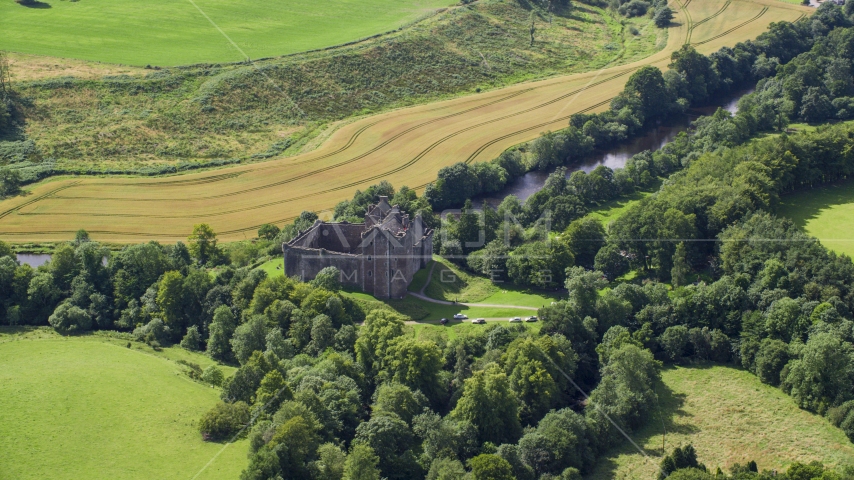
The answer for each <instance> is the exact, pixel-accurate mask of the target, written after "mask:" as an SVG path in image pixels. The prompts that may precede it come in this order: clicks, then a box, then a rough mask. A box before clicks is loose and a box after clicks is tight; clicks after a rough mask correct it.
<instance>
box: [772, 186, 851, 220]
mask: <svg viewBox="0 0 854 480" xmlns="http://www.w3.org/2000/svg"><path fill="white" fill-rule="evenodd" d="M845 203H854V180H845V181H841V182H837V183H832V184H829V185H825V186H822V187H817V188H813V189H809V190H800V191H798V192H795V193H791V194H788V195H785V196H783V197H782V198H781V199H780V206H779V207H778V208H777V213H778V214H779V215H781V216H784V217H786V218H788V219H790V220H792V221H793V222H795V225H797V226H799V227H801V228H804V227H805V226H806V224H807V223H808V222H809V221H810V220H814V219H816V218H818V217H819V215H821V212H822V211H823V210H826V209H828V208H831V207H833V206H836V205H841V204H845Z"/></svg>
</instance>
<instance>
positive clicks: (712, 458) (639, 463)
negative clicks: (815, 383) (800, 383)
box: [587, 365, 854, 480]
mask: <svg viewBox="0 0 854 480" xmlns="http://www.w3.org/2000/svg"><path fill="white" fill-rule="evenodd" d="M662 380H663V382H662V383H663V384H662V385H660V386H659V387H658V388H657V393H658V395H659V399H660V400H659V401H660V414H661V415H660V416H656V417H655V418H650V419H649V421H648V422H647V425H646V427H644V428H642V429H641V430H640V431H638V432H635V433H633V434H631V435H630V436H631V438H632V439H633V440H634V441H635V442H636V443H637V444H638V445H639V446H640V447H641V448H642V449H643V450H644V451H646V453H647V454H648V455H649V458H644V457H643V456H642V455H641V454H640V453H638V451H637V450H635V449H634V448H633V447H632V446H631V445H630V444H628V443H627V444H626V445H624V446H623V447H620V448H619V449H617V450H615V451H614V452H612V453H611V454H610V455H607V456H606V457H605V458H603V459H602V460H600V461H599V463H598V464H597V467H596V469H595V471H594V472H593V473H592V474H591V475H589V476H588V477H587V478H588V479H589V480H599V479H606V478H608V479H628V478H655V476H656V473H657V472H658V464H659V463H660V462H661V458H662V431H663V428H662V419H663V424H664V427H666V432H667V435H666V447H664V450H663V451H664V452H665V453H667V454H669V453H671V452H672V451H673V449H674V448H675V447H677V446H685V445H687V444H689V443H690V444H693V445H694V448H695V449H696V450H697V457H698V460H699V461H700V462H702V463H705V465H706V466H707V467H708V468H709V469H711V471H715V469H716V468H717V467H721V469H722V470H724V471H728V469H729V468H730V467H731V466H732V465H733V464H734V463H740V464H742V465H743V464H745V463H747V462H748V461H750V460H755V461H756V463H757V465H758V466H759V469H760V470H778V471H783V470H785V468H786V467H787V466H788V465H789V464H791V463H792V462H795V461H799V462H810V461H813V460H818V461H821V462H824V463H825V464H826V465H829V466H834V467H838V466H844V465H852V464H854V444H852V443H851V442H850V441H849V440H848V438H847V437H846V436H845V434H844V433H843V432H842V430H840V429H838V428H836V427H834V426H833V425H831V424H830V423H829V422H828V421H827V420H826V419H825V418H823V417H821V416H819V415H814V414H812V413H809V412H807V411H804V410H801V409H799V408H798V407H797V405H796V404H795V402H794V400H792V399H791V398H790V397H788V396H787V395H786V394H785V393H783V392H782V391H781V390H780V389H778V388H774V387H771V386H769V385H765V384H763V383H761V382H760V381H759V379H758V378H757V377H756V376H754V375H752V374H751V373H750V372H747V371H745V370H740V369H736V368H733V367H729V366H722V365H703V366H692V367H671V368H667V369H665V370H663V371H662Z"/></svg>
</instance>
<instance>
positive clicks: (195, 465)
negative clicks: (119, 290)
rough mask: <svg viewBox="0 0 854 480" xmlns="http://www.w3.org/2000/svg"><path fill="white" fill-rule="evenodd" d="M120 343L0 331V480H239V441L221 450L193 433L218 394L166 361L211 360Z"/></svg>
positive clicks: (242, 452) (242, 461) (242, 451)
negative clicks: (172, 479) (177, 479)
mask: <svg viewBox="0 0 854 480" xmlns="http://www.w3.org/2000/svg"><path fill="white" fill-rule="evenodd" d="M126 344H127V342H126V341H119V340H115V339H109V338H101V337H98V336H94V335H88V336H80V337H61V336H59V335H56V334H54V333H52V332H51V331H48V330H44V329H43V330H37V331H35V332H29V333H20V332H16V331H10V330H8V329H0V365H2V369H0V451H2V452H3V455H0V478H4V479H6V478H9V479H12V478H14V479H43V478H50V479H80V478H87V479H110V480H114V479H140V478H186V479H190V478H194V475H196V474H197V473H199V472H201V474H200V475H198V477H197V478H198V479H199V480H201V479H223V480H225V479H229V480H233V479H236V478H238V477H239V476H240V472H241V470H242V469H243V468H244V467H245V466H246V462H247V460H246V452H247V448H248V446H247V443H246V441H245V440H243V441H238V442H236V443H235V444H231V445H228V446H227V448H225V449H224V450H223V447H224V446H225V444H220V443H208V442H204V441H202V438H201V436H200V435H199V432H198V430H197V429H196V428H197V427H196V422H197V421H198V419H199V417H200V416H201V415H202V414H203V413H204V412H205V411H207V410H208V409H210V408H211V407H212V406H213V405H214V404H215V403H216V402H217V401H218V399H219V389H215V388H211V387H209V386H206V385H203V384H201V383H197V382H194V381H192V380H190V379H189V378H188V377H187V376H186V375H185V374H184V373H182V372H181V368H180V366H179V365H178V364H177V363H175V362H174V361H172V360H170V358H171V359H173V360H174V359H178V358H183V359H185V360H189V361H193V362H196V363H200V364H202V365H206V364H209V363H211V361H210V360H209V359H206V358H207V357H204V356H203V355H200V354H195V353H191V352H187V351H184V350H182V349H180V348H170V349H164V350H163V351H161V352H158V353H155V352H152V351H151V350H150V348H148V347H147V346H144V345H142V344H138V343H135V342H134V343H133V344H132V345H131V348H128V347H127V346H126ZM225 370H227V371H230V370H232V369H225ZM220 450H223V451H222V452H221V454H219V456H216V455H217V454H218V453H219V452H220ZM214 457H216V458H215V459H214ZM211 460H213V461H212V462H211ZM208 462H211V463H210V465H209V466H208V467H207V468H206V469H204V471H202V469H203V468H204V467H205V465H206V464H208Z"/></svg>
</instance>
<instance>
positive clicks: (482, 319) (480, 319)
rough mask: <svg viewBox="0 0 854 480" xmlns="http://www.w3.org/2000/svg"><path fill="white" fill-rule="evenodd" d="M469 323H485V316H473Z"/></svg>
mask: <svg viewBox="0 0 854 480" xmlns="http://www.w3.org/2000/svg"><path fill="white" fill-rule="evenodd" d="M471 323H476V324H478V325H480V324H483V323H486V319H485V318H475V319H474V320H472V321H471Z"/></svg>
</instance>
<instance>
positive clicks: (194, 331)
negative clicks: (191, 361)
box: [181, 325, 202, 351]
mask: <svg viewBox="0 0 854 480" xmlns="http://www.w3.org/2000/svg"><path fill="white" fill-rule="evenodd" d="M181 347H183V348H185V349H187V350H193V351H198V350H201V348H202V336H201V334H199V327H197V326H195V325H193V326H191V327H190V328H188V329H187V334H186V335H184V339H183V340H181Z"/></svg>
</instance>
